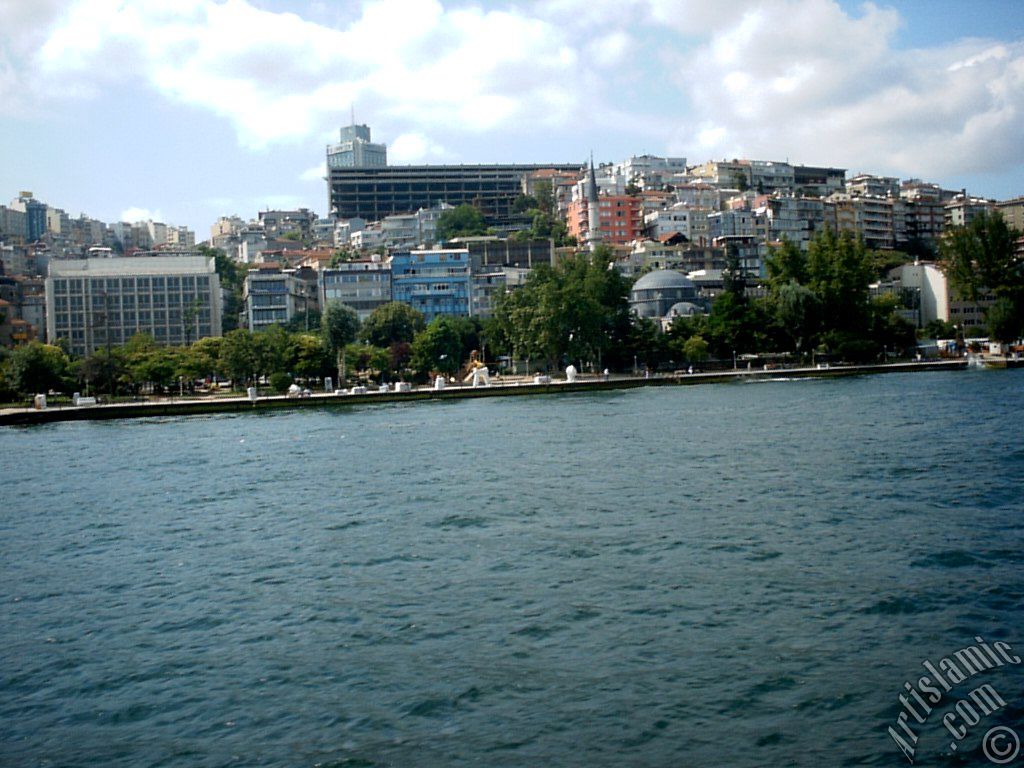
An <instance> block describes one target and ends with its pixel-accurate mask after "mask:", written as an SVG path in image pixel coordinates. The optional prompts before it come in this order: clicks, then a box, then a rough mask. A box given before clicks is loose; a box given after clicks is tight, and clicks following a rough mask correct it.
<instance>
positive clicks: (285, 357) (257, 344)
mask: <svg viewBox="0 0 1024 768" xmlns="http://www.w3.org/2000/svg"><path fill="white" fill-rule="evenodd" d="M252 345H253V354H254V357H255V370H256V374H257V375H258V376H267V377H269V376H270V375H271V374H274V373H287V372H288V371H289V368H290V367H291V352H292V343H291V338H290V337H289V336H288V333H287V331H285V330H284V328H282V327H281V326H279V325H271V326H270V327H269V328H266V329H264V330H262V331H258V332H256V333H254V334H253V335H252Z"/></svg>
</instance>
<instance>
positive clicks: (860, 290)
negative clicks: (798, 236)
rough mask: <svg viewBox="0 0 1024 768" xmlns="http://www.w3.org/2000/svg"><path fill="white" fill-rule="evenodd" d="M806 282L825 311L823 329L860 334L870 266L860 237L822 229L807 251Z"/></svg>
mask: <svg viewBox="0 0 1024 768" xmlns="http://www.w3.org/2000/svg"><path fill="white" fill-rule="evenodd" d="M807 266H808V283H807V287H809V288H810V289H811V290H812V291H814V293H815V295H817V297H818V299H819V301H821V304H822V306H823V307H824V311H825V312H826V322H825V326H826V328H828V329H830V330H837V331H843V332H847V333H863V332H864V330H865V329H866V327H867V319H868V318H867V314H868V283H869V282H870V281H871V268H870V265H869V264H868V259H867V249H866V248H865V247H864V241H863V239H862V238H860V237H856V238H855V237H854V236H853V234H852V233H850V232H843V233H842V234H841V235H836V233H835V232H833V231H832V230H831V229H828V228H826V229H824V230H822V231H821V232H819V233H818V234H817V236H816V237H815V238H814V240H812V241H811V243H810V246H809V247H808V251H807Z"/></svg>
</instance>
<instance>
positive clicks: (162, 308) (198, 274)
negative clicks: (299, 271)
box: [46, 255, 221, 355]
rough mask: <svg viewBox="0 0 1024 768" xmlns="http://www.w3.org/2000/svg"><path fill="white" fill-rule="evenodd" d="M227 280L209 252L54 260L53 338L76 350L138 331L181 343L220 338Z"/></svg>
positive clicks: (49, 291) (49, 301)
mask: <svg viewBox="0 0 1024 768" xmlns="http://www.w3.org/2000/svg"><path fill="white" fill-rule="evenodd" d="M220 329H221V294H220V281H219V279H218V277H217V273H216V271H215V269H214V263H213V259H207V258H205V257H203V256H180V255H176V256H136V257H113V258H105V259H68V260H62V261H57V260H55V261H51V262H50V268H49V275H48V276H47V278H46V338H47V340H48V341H49V342H51V343H53V342H55V341H57V340H58V339H63V340H65V341H66V342H67V344H68V349H69V351H70V352H71V353H72V354H75V355H88V354H90V353H91V352H93V351H94V350H96V349H99V348H101V347H104V346H106V345H108V344H109V345H119V344H124V343H125V342H126V341H128V339H130V338H131V337H132V336H134V335H135V334H137V333H145V334H149V335H150V336H152V337H153V338H154V339H155V340H156V342H157V343H158V344H161V345H178V344H186V343H189V342H193V341H196V340H197V339H201V338H204V337H206V336H220V333H221V331H220Z"/></svg>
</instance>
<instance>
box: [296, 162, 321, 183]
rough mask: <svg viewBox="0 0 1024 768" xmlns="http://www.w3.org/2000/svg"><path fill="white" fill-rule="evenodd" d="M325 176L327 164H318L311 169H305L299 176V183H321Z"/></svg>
mask: <svg viewBox="0 0 1024 768" xmlns="http://www.w3.org/2000/svg"><path fill="white" fill-rule="evenodd" d="M326 176H327V164H326V163H320V165H314V166H313V167H312V168H307V169H306V170H304V171H303V172H302V173H300V174H299V181H323V179H324V177H326Z"/></svg>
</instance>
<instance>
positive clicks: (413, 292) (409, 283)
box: [391, 248, 471, 323]
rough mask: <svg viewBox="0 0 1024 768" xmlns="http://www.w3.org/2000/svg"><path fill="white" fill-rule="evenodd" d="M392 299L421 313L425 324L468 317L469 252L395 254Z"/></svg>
mask: <svg viewBox="0 0 1024 768" xmlns="http://www.w3.org/2000/svg"><path fill="white" fill-rule="evenodd" d="M391 296H392V298H393V299H394V300H395V301H404V302H405V303H406V304H409V305H410V306H412V307H413V308H414V309H417V310H419V311H420V312H422V313H423V316H424V318H426V321H427V322H428V323H429V322H430V321H431V320H433V319H434V318H435V317H438V316H439V315H462V316H465V315H469V314H470V309H471V305H470V259H469V250H468V249H466V248H461V249H435V250H421V251H399V252H398V253H395V254H394V255H393V256H392V257H391Z"/></svg>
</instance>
